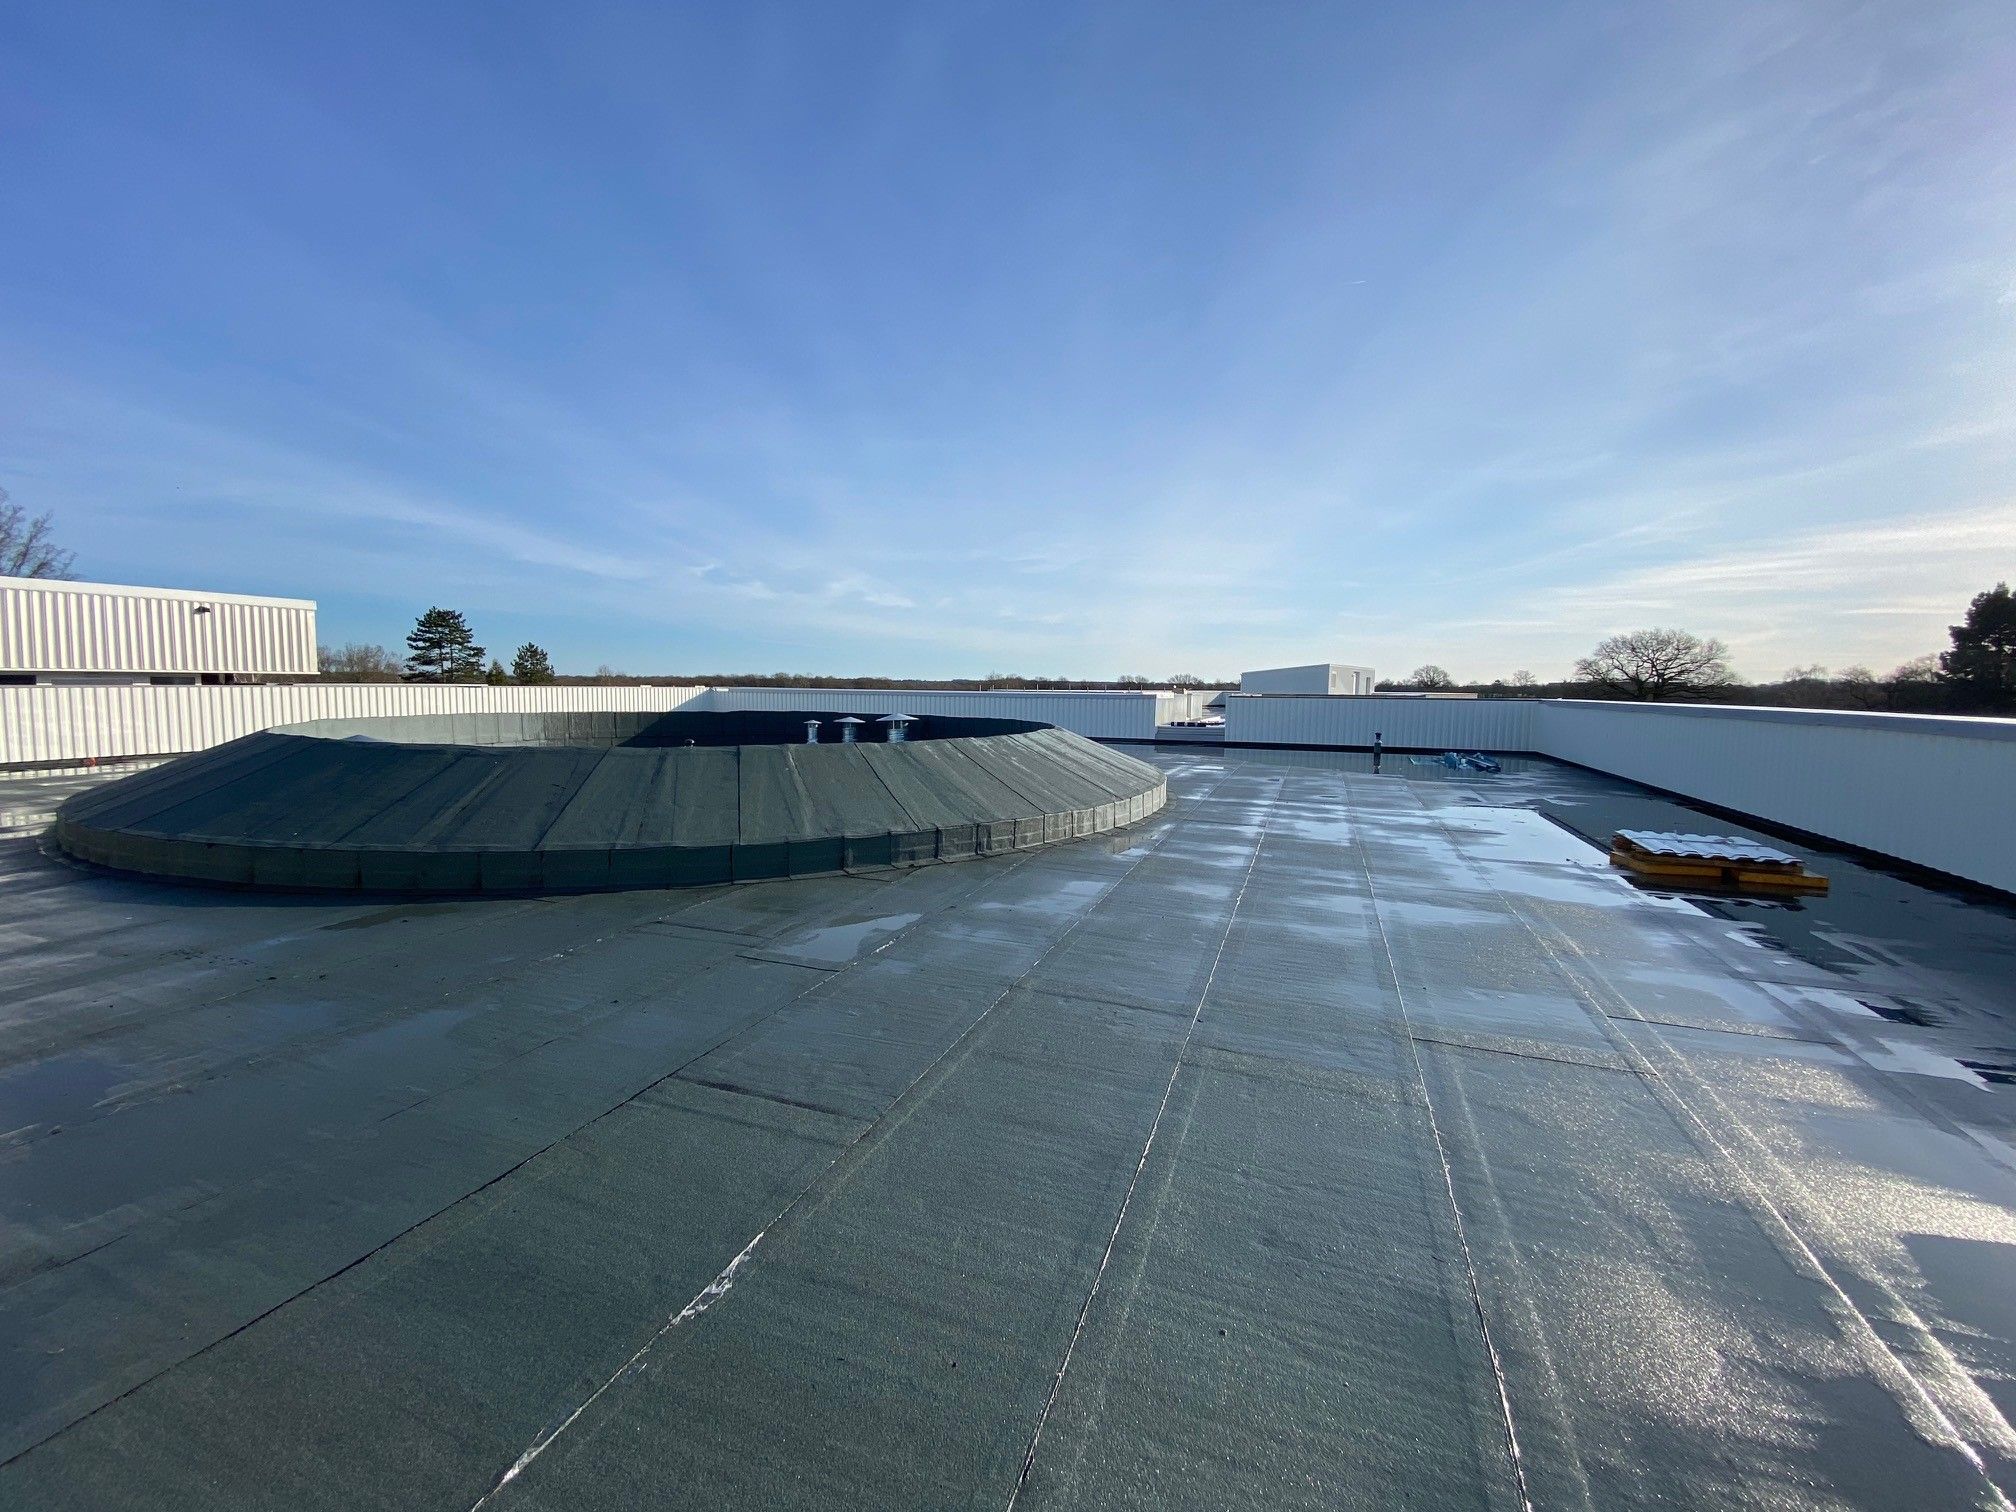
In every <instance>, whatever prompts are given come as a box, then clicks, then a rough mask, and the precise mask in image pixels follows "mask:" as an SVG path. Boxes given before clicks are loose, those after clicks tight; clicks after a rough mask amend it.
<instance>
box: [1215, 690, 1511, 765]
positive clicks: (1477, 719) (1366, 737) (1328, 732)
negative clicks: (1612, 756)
mask: <svg viewBox="0 0 2016 1512" xmlns="http://www.w3.org/2000/svg"><path fill="white" fill-rule="evenodd" d="M1536 703H1537V701H1536V700H1531V699H1524V698H1478V699H1469V698H1380V697H1377V696H1374V697H1371V698H1330V697H1321V696H1315V695H1310V696H1300V695H1296V694H1292V693H1268V694H1251V693H1233V694H1230V695H1228V696H1227V698H1226V699H1225V740H1226V743H1227V744H1228V745H1247V744H1250V745H1284V746H1347V747H1349V746H1359V747H1369V746H1370V745H1371V744H1372V737H1373V736H1374V735H1377V736H1379V737H1380V739H1381V740H1382V742H1383V743H1384V744H1385V745H1387V746H1388V747H1391V748H1393V749H1396V750H1410V749H1411V750H1417V751H1452V750H1462V751H1530V750H1533V749H1534V745H1533V710H1534V708H1535V707H1536Z"/></svg>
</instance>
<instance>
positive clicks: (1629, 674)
mask: <svg viewBox="0 0 2016 1512" xmlns="http://www.w3.org/2000/svg"><path fill="white" fill-rule="evenodd" d="M1947 634H1948V639H1949V640H1950V641H1951V644H1950V645H1949V646H1948V648H1947V649H1946V650H1944V651H1942V652H1938V653H1936V654H1934V653H1928V654H1926V655H1924V656H1920V657H1915V658H1913V659H1912V660H1910V661H1908V662H1905V663H1904V664H1903V665H1902V666H1900V667H1897V668H1894V669H1893V670H1891V671H1889V672H1887V673H1882V674H1878V673H1877V672H1875V671H1873V670H1871V669H1870V668H1868V667H1861V666H1851V667H1843V668H1841V669H1840V670H1839V671H1838V672H1832V673H1830V672H1829V671H1828V669H1827V668H1825V667H1823V666H1817V665H1815V666H1806V667H1790V668H1787V669H1786V671H1785V672H1784V673H1783V675H1781V676H1780V677H1778V678H1775V679H1772V680H1768V681H1763V682H1754V683H1746V682H1744V681H1743V680H1742V679H1740V678H1739V677H1737V675H1736V673H1735V670H1734V668H1733V667H1731V665H1730V662H1729V651H1728V648H1727V647H1725V646H1724V645H1723V644H1722V642H1720V641H1719V640H1715V639H1714V638H1712V637H1702V636H1697V635H1694V634H1691V633H1690V632H1688V631H1685V630H1664V629H1655V630H1635V631H1631V632H1628V633H1626V634H1623V635H1613V636H1610V637H1609V638H1608V639H1606V640H1604V641H1602V642H1601V643H1600V644H1598V645H1597V646H1596V648H1595V649H1594V650H1593V651H1591V652H1590V653H1589V655H1587V656H1585V657H1583V658H1582V659H1581V660H1580V661H1578V662H1577V663H1576V664H1575V676H1574V677H1572V678H1568V679H1565V680H1563V681H1560V682H1542V681H1540V679H1538V678H1537V677H1535V676H1534V675H1533V674H1532V673H1531V672H1527V671H1517V672H1514V673H1512V675H1511V676H1510V677H1501V678H1494V679H1492V680H1491V681H1490V682H1488V683H1463V684H1458V683H1457V682H1456V681H1455V679H1454V678H1452V677H1450V675H1449V674H1448V673H1447V672H1445V671H1444V670H1443V669H1442V668H1440V667H1438V666H1434V665H1433V664H1430V665H1427V666H1422V667H1417V668H1416V669H1415V670H1414V671H1413V672H1412V673H1411V674H1409V675H1408V676H1407V677H1406V678H1405V679H1402V680H1399V681H1394V682H1382V683H1380V684H1379V688H1380V690H1381V691H1385V692H1398V691H1418V692H1435V691H1460V692H1467V693H1476V694H1478V695H1479V696H1481V697H1485V698H1615V699H1633V700H1641V701H1654V700H1664V701H1672V702H1682V701H1691V702H1708V701H1712V702H1715V703H1731V704H1751V705H1772V706H1777V707H1781V708H1783V707H1790V708H1802V709H1851V710H1852V709H1861V710H1870V711H1875V712H1883V713H1916V714H1982V715H2005V716H2006V715H2012V714H2016V594H2012V593H2011V591H2010V588H2009V585H2008V584H2007V583H1997V584H1996V585H1995V586H1994V587H1993V588H1989V589H1985V590H1983V591H1982V592H1980V593H1977V594H1976V595H1975V596H1974V599H1973V602H1972V603H1970V604H1969V605H1968V606H1967V613H1966V616H1965V618H1964V619H1963V620H1962V622H1961V623H1960V624H1957V625H1952V626H1949V627H1948V631H1947Z"/></svg>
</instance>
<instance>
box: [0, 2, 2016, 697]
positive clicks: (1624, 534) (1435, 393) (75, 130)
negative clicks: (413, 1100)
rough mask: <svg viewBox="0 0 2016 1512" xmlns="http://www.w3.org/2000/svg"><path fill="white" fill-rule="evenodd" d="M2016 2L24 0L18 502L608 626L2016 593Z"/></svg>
mask: <svg viewBox="0 0 2016 1512" xmlns="http://www.w3.org/2000/svg"><path fill="white" fill-rule="evenodd" d="M2012 78H2016V8H2012V7H2011V6H2010V5H2009V4H2007V0H1983V3H1954V4H1925V3H1923V0H1917V3H1909V4H1892V3H1886V0H1877V3H1871V4H1854V5H1823V4H1775V3H1771V0H1742V3H1722V0H1698V3H1692V4H1688V5H1683V6H1668V5H1644V6H1628V5H1627V6H1618V5H1614V4H1591V5H1572V4H1544V3H1535V4H1530V5H1528V4H1521V5H1506V4H1503V3H1487V4H1478V5H1451V6H1445V5H1435V4H1421V5H1402V6H1374V5H1364V4H1350V5H1346V4H1342V3H1339V4H1328V5H1325V4H1312V3H1302V4H1289V3H1285V0H1284V3H1272V0H1237V3H1227V4H1222V5H1193V4H1183V3H1179V0H1157V3H1152V4H1141V5H1087V6H1076V5H1048V6H1046V5H1028V4H1014V3H1000V4H990V5H959V4H954V3H945V0H934V3H928V4H920V5H917V6H913V7H904V6H874V5H869V4H860V5H814V4H803V5H797V6H783V7H767V6H763V5H758V4H734V5H713V4H704V5H694V6H690V7H675V6H670V5H638V6H634V7H614V6H604V5H596V4H569V5H565V6H556V5H531V4H495V3H484V4H474V3H472V4H466V5H447V4H440V5H436V4H418V5H415V4H411V3H399V4H379V3H375V0H355V3H349V4H345V5H341V6H328V7H305V6H278V7H276V6H270V5H248V6H244V7H233V6H229V5H219V6H204V7H193V6H186V5H163V6H147V5H139V4H130V5H120V6H101V5H92V4H88V3H66V4H60V5H59V4H50V3H30V4H25V5H18V6H12V7H8V8H6V10H5V12H4V14H0V183H4V184H5V186H6V201H5V202H6V204H7V207H8V211H9V213H8V215H7V217H6V221H7V227H6V231H5V233H4V234H0V485H4V486H5V487H6V488H8V489H9V490H10V492H11V493H12V494H13V496H14V498H15V499H16V500H17V501H18V502H20V503H23V504H26V505H28V506H29V507H30V508H31V509H33V510H40V509H44V508H48V509H53V510H54V511H55V512H56V513H57V516H58V518H59V521H60V523H61V525H62V528H63V532H64V534H65V535H66V536H67V537H68V539H69V541H70V543H71V544H72V545H74V546H75V547H76V548H77V549H78V552H79V564H78V565H79V567H80V569H81V570H82V571H83V572H84V574H85V575H86V576H89V577H94V578H102V579H107V580H111V581H118V582H133V583H159V584H168V585H176V586H188V587H200V588H212V589H220V590H236V591H245V592H272V593H282V594H293V595H300V596H305V597H312V598H316V599H318V600H320V602H321V605H322V635H323V639H324V640H325V641H339V642H340V641H343V640H348V639H358V640H376V641H384V642H386V643H392V644H396V643H397V642H398V641H399V639H400V638H401V637H402V636H403V634H404V633H405V631H406V629H407V628H409V627H410V625H411V622H412V620H413V617H414V616H415V615H416V614H417V613H418V612H419V611H420V610H421V609H424V608H426V607H427V606H428V605H429V604H434V603H440V604H448V605H452V606H455V607H459V608H461V609H464V610H465V611H466V612H467V613H468V614H469V616H470V618H471V620H472V622H473V624H474V625H475V627H476V629H477V632H478V637H479V639H481V640H483V641H484V642H485V643H486V644H488V645H489V646H491V647H492V648H493V649H496V650H501V651H503V652H505V653H506V654H507V655H508V652H509V650H510V648H511V647H513V646H515V645H516V644H518V643H519V642H520V641H522V640H526V639H532V640H537V641H539V642H540V643H542V644H544V645H546V646H547V647H549V648H550V649H551V650H552V652H553V654H554V658H555V660H556V662H557V663H558V664H559V665H560V666H561V668H562V670H573V671H588V670H591V669H592V668H593V667H594V666H595V665H597V664H599V663H608V664H610V665H613V666H616V667H619V668H622V669H625V670H632V671H639V672H650V671H708V670H730V669H733V670H757V671H767V670H794V671H810V672H874V673H888V674H896V675H903V674H910V675H926V676H939V675H961V674H972V675H977V674H984V673H986V672H989V671H1005V670H1017V671H1023V672H1029V673H1063V674H1071V675H1081V676H1110V675H1115V674H1119V673H1122V672H1138V673H1144V674H1147V675H1151V676H1161V675H1165V674H1168V673H1170V672H1175V671H1193V672H1197V673H1200V674H1204V675H1215V674H1221V673H1236V672H1237V671H1239V670H1240V669H1241V668H1243V667H1247V666H1258V665H1269V664H1274V663H1280V662H1297V661H1314V660H1320V659H1334V660H1342V661H1355V662H1371V663H1373V664H1375V665H1377V666H1378V667H1379V668H1380V669H1381V670H1382V672H1405V671H1406V670H1407V669H1408V668H1411V667H1412V666H1414V665H1416V664H1418V663H1420V662H1423V661H1430V660H1432V661H1436V662H1439V663H1441V664H1443V665H1445V666H1447V667H1448V668H1450V669H1451V670H1452V671H1454V672H1455V673H1456V674H1457V675H1459V676H1462V677H1492V676H1501V675H1504V674H1507V673H1509V672H1511V671H1512V670H1514V669H1515V668H1530V669H1531V670H1533V671H1535V672H1536V673H1538V674H1540V675H1541V676H1543V677H1545V676H1551V675H1559V674H1563V673H1565V672H1566V671H1567V669H1568V667H1569V665H1570V664H1571V663H1572V661H1573V659H1574V658H1575V656H1577V655H1578V654H1580V653H1581V652H1583V651H1584V650H1586V649H1587V648H1588V647H1589V646H1590V645H1591V644H1592V643H1593V642H1594V641H1595V640H1596V639H1598V638H1599V637H1600V636H1602V635H1604V634H1606V633H1609V632H1611V631H1615V630H1620V629H1628V628H1632V627H1635V626H1639V625H1651V624H1662V625H1671V624H1678V625H1683V626H1685V627H1687V628H1690V629H1694V630H1696V631H1699V632H1701V633H1704V634H1716V635H1720V636H1721V637H1723V638H1724V639H1725V640H1727V641H1728V642H1730V644H1731V645H1732V647H1733V648H1734V650H1735V653H1736V660H1737V664H1738V667H1739V670H1741V671H1742V672H1743V673H1745V674H1746V675H1749V676H1751V677H1768V676H1773V675H1776V674H1777V673H1778V672H1780V671H1782V670H1783V669H1784V668H1785V667H1787V666H1790V665H1793V664H1795V663H1807V662H1815V661H1818V662H1822V663H1825V664H1827V665H1830V666H1833V667H1836V668H1838V667H1841V666H1845V665H1848V664H1850V663H1858V662H1859V663H1868V664H1871V665H1874V666H1875V667H1877V668H1878V670H1884V669H1887V668H1888V667H1889V666H1891V665H1894V664H1895V663H1897V662H1898V661H1901V660H1903V659H1904V658H1906V657H1909V656H1913V655H1916V654H1919V653H1921V652H1924V651H1929V650H1933V649H1936V648H1937V647H1938V646H1939V645H1941V644H1943V643H1944V639H1945V632H1944V627H1945V625H1946V624H1947V623H1948V622H1949V621H1951V620H1952V619H1954V618H1956V617H1957V615H1958V613H1959V611H1960V609H1961V608H1962V607H1963V606H1964V604H1965V601H1966V599H1967V598H1968V597H1969V596H1971V594H1972V593H1973V592H1974V591H1975V590H1977V589H1978V588H1980V587H1984V586H1986V585H1988V584H1989V583H1992V582H1993V581H1994V580H1995V579H1996V578H1997V577H2010V578H2016V484H2012V481H2011V480H2012V478H2016V471H2012V462H2016V90H2012V89H2011V88H2010V87H2009V81H2010V80H2011V79H2012Z"/></svg>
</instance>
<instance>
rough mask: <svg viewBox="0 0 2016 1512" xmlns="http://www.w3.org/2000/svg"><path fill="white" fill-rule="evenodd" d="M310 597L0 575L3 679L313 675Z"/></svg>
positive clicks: (223, 679) (82, 681)
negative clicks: (0, 576) (131, 586)
mask: <svg viewBox="0 0 2016 1512" xmlns="http://www.w3.org/2000/svg"><path fill="white" fill-rule="evenodd" d="M315 672H316V663H315V602H314V600H313V599H291V598H255V597H252V596H251V595H249V594H243V593H194V592H190V591H188V590H185V589H181V588H129V587H126V586H123V585H121V584H117V583H70V582H61V581H57V580H53V579H49V578H0V683H15V684H20V683H54V684H69V685H72V686H76V685H87V686H88V685H93V684H130V683H234V682H257V681H260V680H261V679H264V678H271V677H312V676H314V675H315Z"/></svg>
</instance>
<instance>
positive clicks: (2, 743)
mask: <svg viewBox="0 0 2016 1512" xmlns="http://www.w3.org/2000/svg"><path fill="white" fill-rule="evenodd" d="M706 691H707V690H706V689H704V688H693V687H663V688H653V687H638V688H627V687H626V688H605V687H593V686H581V685H562V686H551V687H513V686H505V687H491V686H489V685H488V684H484V683H264V684H258V685H254V686H236V687H233V686H226V687H202V686H195V687H187V686H183V687H149V686H146V685H128V686H110V687H0V766H23V765H44V764H46V765H51V766H55V765H62V764H66V763H75V762H83V761H118V760H121V759H124V758H128V757H136V756H171V755H179V754H181V753H183V752H185V751H202V750H207V749H208V748H209V747H211V746H214V745H222V744H223V743H224V742H225V741H227V740H236V739H238V738H239V737H240V736H241V735H251V734H253V733H255V732H257V731H259V730H267V729H271V728H272V727H273V726H275V725H283V724H299V723H302V722H303V721H306V720H310V719H361V718H370V717H374V716H379V715H392V714H532V713H562V712H588V711H591V710H596V709H612V710H618V711H629V710H642V711H654V710H665V711H668V712H669V711H670V710H673V709H679V708H684V707H685V706H686V705H688V704H690V703H692V702H693V701H694V700H696V699H700V698H704V697H705V696H706Z"/></svg>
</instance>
